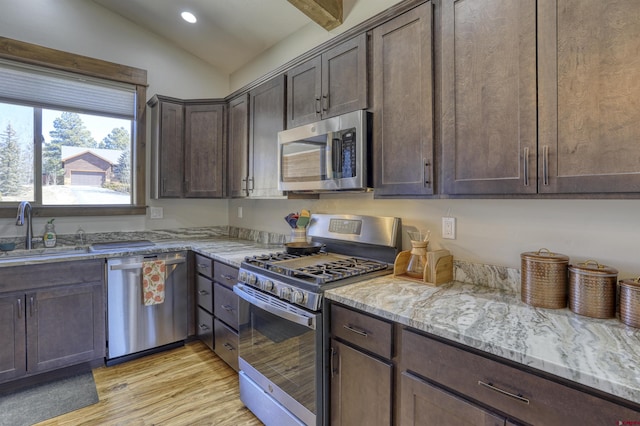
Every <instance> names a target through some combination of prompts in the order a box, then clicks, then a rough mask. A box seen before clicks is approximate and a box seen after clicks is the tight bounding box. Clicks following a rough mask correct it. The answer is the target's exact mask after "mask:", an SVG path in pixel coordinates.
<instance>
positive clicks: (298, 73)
mask: <svg viewBox="0 0 640 426" xmlns="http://www.w3.org/2000/svg"><path fill="white" fill-rule="evenodd" d="M321 67H322V61H321V58H320V56H318V57H315V58H313V59H310V60H308V61H307V62H305V63H303V64H300V65H298V66H297V67H295V68H293V69H291V70H289V71H287V128H288V129H290V128H292V127H296V126H301V125H303V124H307V123H312V122H314V121H317V120H319V119H320V117H321V108H322V104H321V97H322V87H321V85H322V78H321V74H322V72H321Z"/></svg>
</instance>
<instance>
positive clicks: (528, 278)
mask: <svg viewBox="0 0 640 426" xmlns="http://www.w3.org/2000/svg"><path fill="white" fill-rule="evenodd" d="M520 259H521V261H520V265H521V271H520V287H521V288H520V290H521V292H520V293H521V296H520V297H521V299H522V301H523V302H524V303H526V304H528V305H531V306H535V307H539V308H551V309H560V308H564V307H566V306H567V267H568V265H569V256H565V255H564V254H559V253H553V252H551V251H549V250H548V249H545V248H542V249H540V250H538V251H536V252H526V253H522V254H521V255H520Z"/></svg>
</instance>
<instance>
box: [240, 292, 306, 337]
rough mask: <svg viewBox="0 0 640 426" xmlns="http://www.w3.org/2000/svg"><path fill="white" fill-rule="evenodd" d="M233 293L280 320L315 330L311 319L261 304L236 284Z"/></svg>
mask: <svg viewBox="0 0 640 426" xmlns="http://www.w3.org/2000/svg"><path fill="white" fill-rule="evenodd" d="M233 292H234V293H235V294H237V295H238V296H239V297H241V298H242V299H244V300H245V301H247V302H249V303H251V304H252V305H255V306H257V307H258V308H260V309H264V310H265V311H267V312H269V313H271V314H273V315H276V316H278V317H280V318H284V319H286V320H289V321H291V322H295V323H296V324H300V325H303V326H305V327H307V328H310V329H312V330H315V329H316V324H315V321H314V318H313V317H308V316H305V315H301V314H297V313H295V312H291V311H287V310H285V309H282V308H279V307H277V306H273V305H270V304H268V303H266V302H263V301H262V300H260V299H258V298H256V297H253V296H252V295H250V294H247V293H246V292H245V291H243V290H242V288H241V287H240V286H238V285H237V284H236V285H234V286H233Z"/></svg>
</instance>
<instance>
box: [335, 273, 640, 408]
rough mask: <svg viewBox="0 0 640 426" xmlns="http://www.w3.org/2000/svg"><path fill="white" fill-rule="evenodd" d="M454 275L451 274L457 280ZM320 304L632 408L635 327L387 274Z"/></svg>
mask: <svg viewBox="0 0 640 426" xmlns="http://www.w3.org/2000/svg"><path fill="white" fill-rule="evenodd" d="M457 276H458V275H456V277H457ZM325 295H326V297H327V298H328V299H330V300H333V301H336V302H339V303H342V304H344V305H347V306H351V307H354V308H357V309H360V310H362V311H365V312H369V313H371V314H374V315H377V316H379V317H383V318H386V319H389V320H392V321H394V322H397V323H400V324H403V325H406V326H409V327H413V328H415V329H418V330H422V331H425V332H428V333H431V334H434V335H437V336H440V337H443V338H446V339H449V340H452V341H455V342H458V343H461V344H464V345H467V346H470V347H472V348H476V349H479V350H482V351H485V352H488V353H491V354H493V355H497V356H499V357H503V358H506V359H509V360H512V361H515V362H518V363H521V364H524V365H527V366H529V367H532V368H535V369H538V370H542V371H545V372H547V373H551V374H553V375H556V376H559V377H562V378H565V379H569V380H571V381H574V382H577V383H580V384H583V385H585V386H588V387H591V388H595V389H598V390H601V391H604V392H606V393H609V394H612V395H616V396H619V397H621V398H624V399H627V400H629V401H633V402H635V403H640V329H637V328H633V327H628V326H626V325H624V324H623V323H621V322H620V321H618V320H617V319H607V320H603V319H595V318H588V317H584V316H580V315H577V314H574V313H573V312H571V311H570V310H569V309H567V308H565V309H543V308H534V307H532V306H529V305H527V304H525V303H523V302H522V301H521V300H520V295H519V294H518V293H517V292H516V291H512V290H505V289H499V288H491V287H486V286H481V285H473V284H469V283H463V282H459V281H455V282H452V283H448V284H445V285H442V286H439V287H431V286H427V285H425V284H421V283H418V282H413V281H407V280H403V279H401V278H395V277H392V276H390V275H388V276H384V277H380V278H374V279H370V280H367V281H362V282H359V283H356V284H353V285H349V286H344V287H338V288H335V289H331V290H327V291H326V292H325Z"/></svg>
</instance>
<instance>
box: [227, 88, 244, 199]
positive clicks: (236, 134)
mask: <svg viewBox="0 0 640 426" xmlns="http://www.w3.org/2000/svg"><path fill="white" fill-rule="evenodd" d="M227 108H228V111H229V125H228V128H229V142H228V152H229V168H228V169H227V170H228V173H227V176H228V177H227V179H228V183H229V192H228V194H229V196H230V197H232V198H241V197H246V196H247V195H248V185H247V178H248V176H249V94H248V93H244V94H242V95H240V96H237V97H235V98H233V99H231V100H230V101H229V105H228V107H227Z"/></svg>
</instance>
